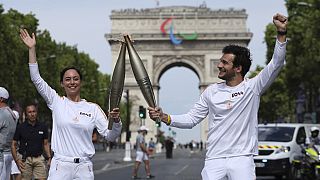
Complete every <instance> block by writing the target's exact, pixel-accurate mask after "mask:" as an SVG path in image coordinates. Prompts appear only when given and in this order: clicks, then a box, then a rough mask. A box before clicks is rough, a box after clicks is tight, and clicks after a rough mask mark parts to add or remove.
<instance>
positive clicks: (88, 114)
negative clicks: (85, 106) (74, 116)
mask: <svg viewBox="0 0 320 180" xmlns="http://www.w3.org/2000/svg"><path fill="white" fill-rule="evenodd" d="M80 115H82V116H87V117H92V114H91V113H86V112H81V111H80Z"/></svg>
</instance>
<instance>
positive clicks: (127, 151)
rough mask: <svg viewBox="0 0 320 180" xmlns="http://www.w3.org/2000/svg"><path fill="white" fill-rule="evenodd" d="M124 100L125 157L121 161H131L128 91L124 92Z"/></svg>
mask: <svg viewBox="0 0 320 180" xmlns="http://www.w3.org/2000/svg"><path fill="white" fill-rule="evenodd" d="M125 98H126V100H127V118H126V120H127V123H126V145H125V155H124V158H123V161H131V160H132V159H131V144H130V136H131V132H130V129H129V126H130V105H129V102H130V101H129V89H127V90H126V94H125Z"/></svg>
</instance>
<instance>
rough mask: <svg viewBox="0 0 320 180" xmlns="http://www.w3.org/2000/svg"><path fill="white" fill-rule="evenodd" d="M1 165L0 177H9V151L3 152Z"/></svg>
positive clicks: (10, 157) (10, 158)
mask: <svg viewBox="0 0 320 180" xmlns="http://www.w3.org/2000/svg"><path fill="white" fill-rule="evenodd" d="M3 159H4V161H3V165H2V168H1V169H0V170H1V175H0V179H10V174H11V163H12V160H13V158H12V154H11V152H10V153H3Z"/></svg>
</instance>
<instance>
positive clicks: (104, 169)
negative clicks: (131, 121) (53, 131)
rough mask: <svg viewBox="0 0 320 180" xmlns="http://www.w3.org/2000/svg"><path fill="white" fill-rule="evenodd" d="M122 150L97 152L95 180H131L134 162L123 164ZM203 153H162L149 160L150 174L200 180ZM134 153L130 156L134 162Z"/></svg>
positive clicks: (168, 179) (166, 179)
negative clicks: (166, 156) (167, 154)
mask: <svg viewBox="0 0 320 180" xmlns="http://www.w3.org/2000/svg"><path fill="white" fill-rule="evenodd" d="M124 154H125V153H124V150H123V149H115V150H112V151H111V152H97V153H96V155H95V157H94V158H93V163H94V174H95V180H105V179H121V180H126V179H131V174H132V169H133V164H134V161H131V162H124V161H123V157H124ZM204 157H205V152H204V151H202V152H201V151H195V152H193V153H190V151H189V150H188V149H176V150H174V152H173V159H166V158H165V154H164V153H160V154H156V155H155V156H154V157H153V158H152V159H151V160H150V162H151V172H152V174H153V175H155V176H156V177H155V178H154V180H201V175H200V173H201V170H202V168H203V165H204ZM134 158H135V153H134V152H133V154H132V159H133V160H134ZM145 176H146V174H145V171H144V167H143V166H141V167H140V169H139V177H140V178H141V179H145ZM262 179H265V180H267V179H274V178H273V177H257V180H262Z"/></svg>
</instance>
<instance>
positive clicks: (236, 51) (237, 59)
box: [222, 44, 252, 77]
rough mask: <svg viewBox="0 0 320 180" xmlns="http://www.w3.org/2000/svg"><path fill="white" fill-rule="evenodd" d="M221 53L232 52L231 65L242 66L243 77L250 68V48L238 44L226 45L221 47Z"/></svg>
mask: <svg viewBox="0 0 320 180" xmlns="http://www.w3.org/2000/svg"><path fill="white" fill-rule="evenodd" d="M222 53H224V54H233V55H234V60H233V67H239V66H241V67H242V71H241V75H242V76H243V77H244V76H245V75H246V74H247V72H248V71H249V70H250V66H251V61H252V59H251V54H250V50H249V49H248V48H246V47H242V46H238V45H233V44H232V45H228V46H226V47H224V48H223V50H222Z"/></svg>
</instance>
